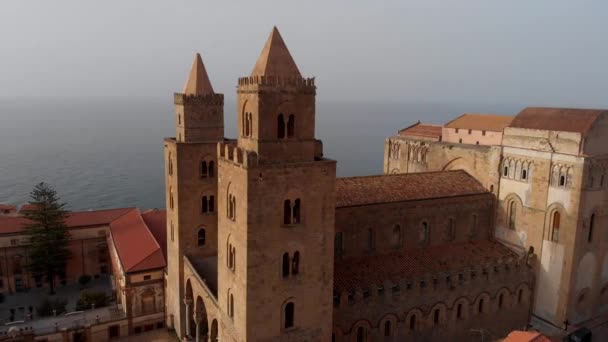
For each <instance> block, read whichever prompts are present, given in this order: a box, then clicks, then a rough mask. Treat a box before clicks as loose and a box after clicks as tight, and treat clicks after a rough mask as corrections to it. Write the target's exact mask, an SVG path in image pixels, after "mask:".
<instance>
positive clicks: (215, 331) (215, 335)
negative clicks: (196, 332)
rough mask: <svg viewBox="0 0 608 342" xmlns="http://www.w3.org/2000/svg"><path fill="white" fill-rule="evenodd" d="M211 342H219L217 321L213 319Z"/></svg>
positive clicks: (210, 334) (210, 333) (210, 332)
mask: <svg viewBox="0 0 608 342" xmlns="http://www.w3.org/2000/svg"><path fill="white" fill-rule="evenodd" d="M209 342H218V327H217V319H215V318H214V319H213V321H211V328H210V331H209Z"/></svg>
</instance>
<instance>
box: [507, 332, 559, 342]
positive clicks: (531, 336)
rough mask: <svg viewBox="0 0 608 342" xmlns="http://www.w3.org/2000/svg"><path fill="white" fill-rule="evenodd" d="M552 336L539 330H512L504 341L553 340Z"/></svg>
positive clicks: (535, 341)
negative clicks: (549, 336)
mask: <svg viewBox="0 0 608 342" xmlns="http://www.w3.org/2000/svg"><path fill="white" fill-rule="evenodd" d="M551 341H553V340H551V339H550V338H548V337H547V336H545V335H543V334H541V333H539V332H537V331H518V330H515V331H511V332H510V333H509V335H508V336H507V337H506V338H505V339H504V340H502V342H551Z"/></svg>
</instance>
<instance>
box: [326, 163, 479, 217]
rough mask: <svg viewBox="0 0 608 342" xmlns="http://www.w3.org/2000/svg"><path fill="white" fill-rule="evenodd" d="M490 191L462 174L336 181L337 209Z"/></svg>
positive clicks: (447, 172) (436, 173) (417, 174)
mask: <svg viewBox="0 0 608 342" xmlns="http://www.w3.org/2000/svg"><path fill="white" fill-rule="evenodd" d="M487 192H488V191H487V190H486V189H485V188H484V187H483V186H482V185H481V184H480V183H479V182H478V181H477V180H476V179H475V178H473V177H472V176H470V175H469V174H468V173H466V172H465V171H462V170H454V171H438V172H420V173H405V174H394V175H378V176H363V177H346V178H338V179H336V207H338V208H340V207H352V206H359V205H369V204H380V203H392V202H406V201H416V200H423V199H430V198H443V197H455V196H467V195H474V194H482V193H487Z"/></svg>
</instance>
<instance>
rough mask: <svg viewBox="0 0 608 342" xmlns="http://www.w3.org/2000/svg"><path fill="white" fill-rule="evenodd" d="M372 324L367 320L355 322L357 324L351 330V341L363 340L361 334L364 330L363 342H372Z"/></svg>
mask: <svg viewBox="0 0 608 342" xmlns="http://www.w3.org/2000/svg"><path fill="white" fill-rule="evenodd" d="M372 327H373V326H372V324H371V322H370V321H368V320H366V319H361V320H358V321H357V322H355V324H353V326H352V327H351V329H350V339H349V340H350V341H351V342H359V341H360V340H361V339H360V338H359V337H360V334H361V330H360V329H361V328H362V329H363V330H362V331H363V342H372V340H371V331H372Z"/></svg>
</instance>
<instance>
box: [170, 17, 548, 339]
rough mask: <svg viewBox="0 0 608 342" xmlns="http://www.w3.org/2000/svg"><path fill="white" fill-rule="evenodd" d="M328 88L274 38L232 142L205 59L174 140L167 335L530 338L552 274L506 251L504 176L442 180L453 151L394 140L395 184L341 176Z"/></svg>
mask: <svg viewBox="0 0 608 342" xmlns="http://www.w3.org/2000/svg"><path fill="white" fill-rule="evenodd" d="M316 90H317V88H316V84H315V79H314V78H306V77H304V76H302V75H301V73H300V70H299V69H298V67H297V65H296V63H295V62H294V59H293V58H292V56H291V54H290V52H289V50H288V49H287V47H286V45H285V42H284V41H283V39H282V37H281V35H280V34H279V32H278V30H277V29H276V28H274V29H273V31H272V33H271V35H270V37H269V38H268V41H267V42H266V45H265V46H264V48H263V50H262V52H261V54H260V56H259V59H258V60H257V62H256V63H255V66H254V67H253V71H252V72H251V74H250V75H249V76H245V77H242V78H240V79H239V80H238V84H237V104H238V105H237V113H236V115H237V118H238V120H237V126H238V137H237V139H229V138H226V137H225V136H224V112H223V105H224V96H223V94H219V93H216V92H215V91H214V89H213V87H212V84H211V82H210V78H209V76H208V73H207V70H206V69H205V66H204V64H203V62H202V59H201V57H200V55H197V56H196V58H195V60H194V63H193V65H192V69H191V71H190V74H189V76H188V79H187V82H186V85H185V87H184V90H183V92H182V93H176V94H175V97H174V102H175V123H176V132H175V137H173V138H166V139H165V140H164V154H165V183H166V208H167V216H166V226H167V233H166V239H167V246H166V259H167V261H166V264H167V267H166V289H165V298H164V299H165V300H164V303H165V317H166V325H167V326H168V327H169V328H172V329H174V330H175V332H176V334H177V335H178V336H179V337H180V338H182V339H189V340H194V341H352V342H370V341H404V340H411V341H441V340H444V341H466V340H472V339H477V338H479V334H482V335H485V336H490V337H493V338H498V337H502V336H505V335H506V334H507V333H508V332H509V331H511V330H515V329H524V328H526V326H527V324H528V322H529V319H530V315H531V310H532V303H533V302H534V296H533V293H534V292H533V289H534V286H535V276H534V267H535V264H536V263H538V261H537V260H536V254H534V253H531V252H530V251H529V250H527V249H526V248H521V249H517V248H508V247H507V245H508V243H505V242H503V241H501V240H499V239H496V238H495V235H496V231H495V229H496V223H495V221H496V217H500V215H501V214H500V213H499V212H501V203H502V199H501V201H498V200H497V194H498V191H497V189H498V184H497V183H494V184H496V186H494V187H492V186H489V183H488V181H487V179H486V178H487V177H495V178H496V177H498V178H499V175H498V166H496V170H495V171H492V170H493V169H492V170H490V169H488V170H486V174H485V175H483V171H482V169H474V170H471V169H466V168H465V170H463V168H461V167H455V165H456V163H452V164H451V165H452V166H453V167H448V168H443V167H441V168H432V167H429V166H428V160H430V159H431V158H432V155H431V153H430V151H427V149H428V148H429V147H430V146H432V145H433V144H439V143H442V144H443V143H445V142H440V139H439V138H437V139H435V138H434V136H435V135H437V131H438V130H437V128H436V127H430V128H427V130H429V131H430V133H428V132H426V131H425V129H422V131H424V134H423V136H424V137H423V138H419V137H415V138H412V137H411V136H409V137H408V136H406V135H399V136H397V137H391V138H389V140H388V141H387V152H386V156H385V159H386V161H385V171H386V172H385V174H384V175H372V176H365V177H347V178H337V177H336V161H334V160H331V159H328V158H327V157H326V156H325V155H324V154H323V144H322V142H321V141H320V140H317V139H316V138H315V122H316V120H315V117H316V110H315V108H316V106H315V96H316ZM410 130H415V128H410ZM439 132H441V128H439ZM433 134H435V135H433ZM439 135H441V134H439ZM489 135H491V134H488V136H489ZM484 136H485V133H484ZM411 138H412V139H411ZM500 138H503V137H502V136H501V137H500ZM504 139H506V137H505V138H504ZM482 147H483V148H486V149H487V150H488V151H490V152H488V155H487V156H485V157H484V156H480V157H479V158H486V159H489V160H491V161H492V162H496V163H500V162H501V161H500V160H501V159H500V152H496V153H495V154H492V152H491V151H494V149H497V148H498V147H495V146H477V148H482ZM408 148H409V150H408ZM438 153H439V152H438ZM479 154H481V152H479ZM404 158H407V160H406V159H404ZM397 164H399V165H400V166H399V167H396V166H395V165H397ZM473 165H478V164H475V163H473ZM497 165H498V164H497ZM521 165H522V164H521V163H520V166H519V167H520V169H521V167H522V166H521ZM525 165H528V164H525ZM406 166H407V167H410V166H411V167H410V168H409V169H408V168H407V167H406ZM509 172H510V171H509ZM480 173H481V174H482V175H481V177H480V176H479V174H480ZM488 173H489V174H490V175H489V176H488ZM539 173H540V170H538V171H537V170H534V171H530V173H529V176H528V177H534V175H535V174H539ZM484 177H485V178H484ZM499 198H500V197H499ZM517 205H521V204H520V202H517ZM518 208H519V207H518ZM517 210H520V209H517Z"/></svg>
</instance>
